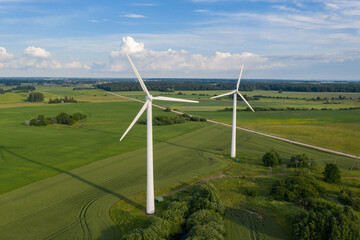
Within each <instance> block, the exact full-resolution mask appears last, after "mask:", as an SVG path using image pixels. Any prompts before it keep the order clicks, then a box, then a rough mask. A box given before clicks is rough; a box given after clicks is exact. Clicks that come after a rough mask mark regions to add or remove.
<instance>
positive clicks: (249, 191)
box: [244, 189, 259, 197]
mask: <svg viewBox="0 0 360 240" xmlns="http://www.w3.org/2000/svg"><path fill="white" fill-rule="evenodd" d="M244 194H245V195H246V196H248V197H257V196H258V195H259V193H258V192H257V191H256V190H254V189H246V190H245V192H244Z"/></svg>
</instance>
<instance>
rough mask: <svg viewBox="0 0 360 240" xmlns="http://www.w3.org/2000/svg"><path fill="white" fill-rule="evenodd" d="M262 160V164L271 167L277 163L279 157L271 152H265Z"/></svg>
mask: <svg viewBox="0 0 360 240" xmlns="http://www.w3.org/2000/svg"><path fill="white" fill-rule="evenodd" d="M262 161H263V163H264V166H266V167H269V166H271V167H273V166H276V165H278V164H279V159H278V157H277V156H276V154H275V153H273V152H267V153H265V154H264V155H263V157H262Z"/></svg>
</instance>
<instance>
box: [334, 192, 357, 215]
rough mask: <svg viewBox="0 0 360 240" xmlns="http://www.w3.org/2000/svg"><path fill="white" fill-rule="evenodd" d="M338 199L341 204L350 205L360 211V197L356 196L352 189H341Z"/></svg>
mask: <svg viewBox="0 0 360 240" xmlns="http://www.w3.org/2000/svg"><path fill="white" fill-rule="evenodd" d="M338 200H339V202H341V203H342V204H345V205H348V206H351V207H352V208H354V209H355V210H357V211H360V198H359V197H358V196H356V194H355V193H354V192H353V191H351V190H347V189H343V190H341V191H340V193H339V196H338Z"/></svg>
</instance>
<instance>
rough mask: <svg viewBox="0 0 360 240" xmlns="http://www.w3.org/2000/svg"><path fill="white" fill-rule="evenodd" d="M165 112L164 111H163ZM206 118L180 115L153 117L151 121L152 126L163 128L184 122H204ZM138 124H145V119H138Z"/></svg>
mask: <svg viewBox="0 0 360 240" xmlns="http://www.w3.org/2000/svg"><path fill="white" fill-rule="evenodd" d="M165 111H166V110H165ZM206 120H207V119H206V118H203V117H196V116H189V115H188V114H182V115H177V116H163V115H160V116H155V117H153V119H152V125H153V126H165V125H173V124H180V123H185V122H186V121H191V122H206ZM137 123H138V124H144V125H145V124H146V123H147V121H146V119H139V120H138V122H137Z"/></svg>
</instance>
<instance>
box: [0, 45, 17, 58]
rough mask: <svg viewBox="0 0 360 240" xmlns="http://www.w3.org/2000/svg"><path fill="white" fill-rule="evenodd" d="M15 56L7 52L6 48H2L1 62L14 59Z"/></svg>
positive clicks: (0, 51)
mask: <svg viewBox="0 0 360 240" xmlns="http://www.w3.org/2000/svg"><path fill="white" fill-rule="evenodd" d="M13 57H14V56H13V55H12V54H11V53H8V52H7V51H6V48H4V47H0V61H5V60H9V59H12V58H13Z"/></svg>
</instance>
